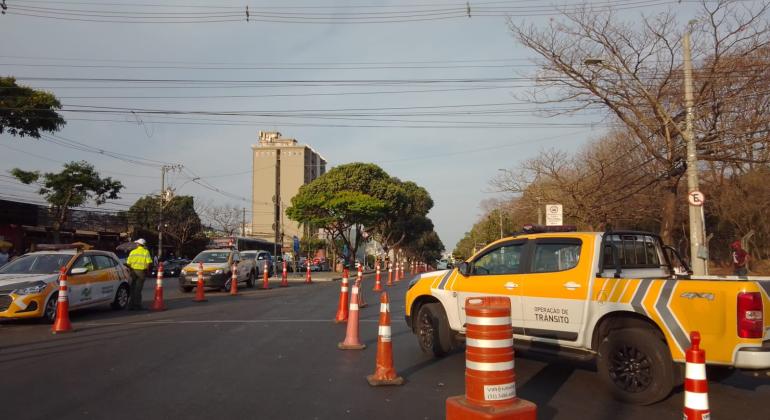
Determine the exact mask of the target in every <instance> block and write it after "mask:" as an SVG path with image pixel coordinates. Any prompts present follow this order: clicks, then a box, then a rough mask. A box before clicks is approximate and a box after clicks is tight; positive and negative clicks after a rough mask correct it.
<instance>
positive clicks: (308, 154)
mask: <svg viewBox="0 0 770 420" xmlns="http://www.w3.org/2000/svg"><path fill="white" fill-rule="evenodd" d="M251 149H252V151H253V157H254V160H253V166H252V195H251V197H252V198H251V211H252V216H251V232H252V235H254V236H256V237H259V238H261V239H266V240H269V241H271V242H272V241H273V240H274V239H275V230H274V229H275V228H274V221H275V207H274V203H275V201H274V200H273V197H274V196H275V195H276V194H275V193H276V179H275V178H276V166H277V158H278V152H279V151H280V160H281V163H280V166H281V169H280V184H281V188H280V191H281V215H280V216H281V222H280V224H279V225H282V232H283V235H282V236H283V245H284V249H291V246H292V237H293V236H295V235H296V236H297V237H299V238H301V237H302V236H303V235H302V229H301V228H300V226H299V224H298V223H297V222H295V221H293V220H289V218H288V217H286V208H287V207H289V206H290V205H291V199H292V197H294V196H295V195H296V194H297V192H298V191H299V187H301V186H303V185H305V184H308V183H310V182H311V181H312V180H314V179H316V178H318V177H319V176H321V175H323V174H324V173H325V172H326V159H324V158H323V157H322V156H321V155H320V154H318V153H317V152H316V151H315V150H313V148H311V147H310V146H308V145H305V144H299V143H298V142H297V140H295V139H290V138H284V137H281V133H279V132H277V131H260V132H259V143H257V144H254V145H252V146H251ZM278 228H279V229H280V228H281V226H278Z"/></svg>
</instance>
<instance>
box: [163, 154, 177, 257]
mask: <svg viewBox="0 0 770 420" xmlns="http://www.w3.org/2000/svg"><path fill="white" fill-rule="evenodd" d="M181 169H182V165H163V166H161V167H160V195H159V200H158V201H159V202H160V204H159V205H160V208H159V209H158V261H160V260H161V258H162V257H163V207H164V204H165V201H166V200H167V199H168V200H170V199H171V191H166V172H169V171H176V170H181Z"/></svg>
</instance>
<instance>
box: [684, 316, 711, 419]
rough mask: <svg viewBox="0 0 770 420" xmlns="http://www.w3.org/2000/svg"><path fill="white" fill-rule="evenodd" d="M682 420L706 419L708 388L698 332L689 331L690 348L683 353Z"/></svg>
mask: <svg viewBox="0 0 770 420" xmlns="http://www.w3.org/2000/svg"><path fill="white" fill-rule="evenodd" d="M685 358H686V361H687V365H686V367H685V374H684V413H683V414H684V420H708V419H709V418H710V416H711V411H710V410H709V394H708V391H709V388H708V380H706V352H705V351H704V350H701V348H700V333H699V332H698V331H693V332H691V333H690V348H689V349H687V353H686V355H685Z"/></svg>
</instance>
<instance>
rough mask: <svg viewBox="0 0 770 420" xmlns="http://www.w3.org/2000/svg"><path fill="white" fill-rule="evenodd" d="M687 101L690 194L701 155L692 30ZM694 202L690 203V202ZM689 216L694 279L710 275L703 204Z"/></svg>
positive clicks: (686, 72) (691, 207)
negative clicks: (697, 138)
mask: <svg viewBox="0 0 770 420" xmlns="http://www.w3.org/2000/svg"><path fill="white" fill-rule="evenodd" d="M683 41H684V42H683V48H684V63H683V64H684V101H685V107H686V111H687V112H686V114H685V129H684V133H683V134H684V137H685V141H687V192H688V194H690V193H692V192H694V191H698V155H697V148H696V147H695V135H694V134H693V109H692V108H693V94H692V90H693V87H692V57H691V53H690V28H687V30H686V31H685V33H684V40H683ZM688 201H691V200H688ZM688 207H689V215H690V265H692V271H693V274H695V275H700V276H702V275H706V274H708V264H707V262H708V249H707V248H706V247H705V244H704V242H703V239H704V237H705V236H706V235H705V232H706V223H705V220H704V217H703V203H701V205H699V206H698V205H694V204H693V203H692V202H690V203H689V205H688Z"/></svg>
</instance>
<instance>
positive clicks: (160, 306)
mask: <svg viewBox="0 0 770 420" xmlns="http://www.w3.org/2000/svg"><path fill="white" fill-rule="evenodd" d="M150 310H151V311H155V312H160V311H165V310H166V305H164V304H163V302H158V301H157V300H156V301H155V302H153V303H152V306H151V307H150Z"/></svg>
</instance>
